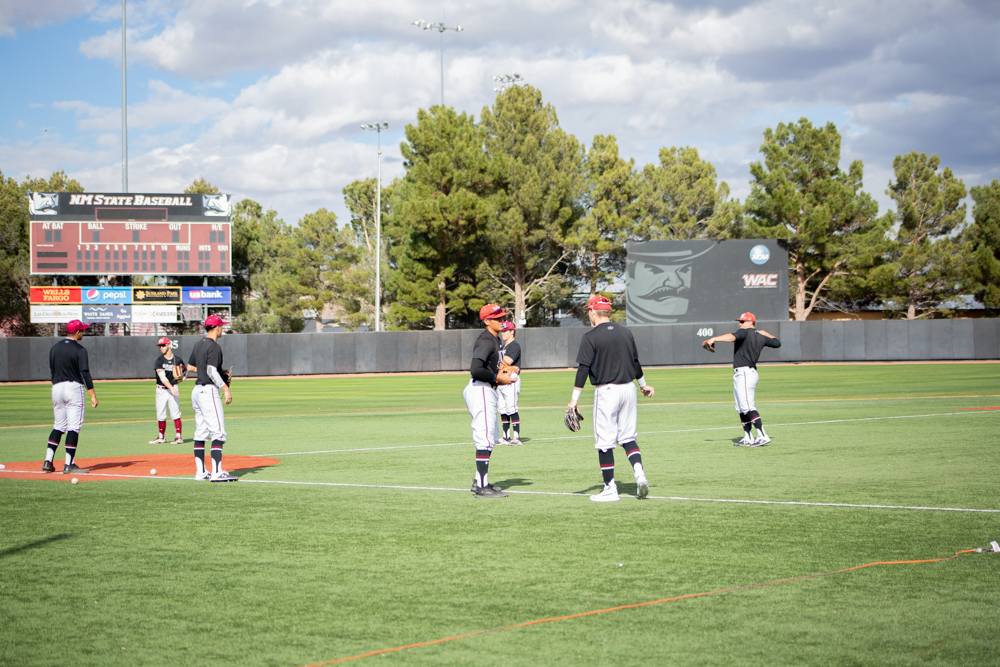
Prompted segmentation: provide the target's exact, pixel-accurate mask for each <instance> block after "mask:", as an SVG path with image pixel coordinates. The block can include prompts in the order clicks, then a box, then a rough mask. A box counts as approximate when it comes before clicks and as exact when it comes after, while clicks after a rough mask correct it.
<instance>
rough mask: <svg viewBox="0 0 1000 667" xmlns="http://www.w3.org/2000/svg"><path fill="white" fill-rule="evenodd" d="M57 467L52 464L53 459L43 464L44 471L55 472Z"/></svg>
mask: <svg viewBox="0 0 1000 667" xmlns="http://www.w3.org/2000/svg"><path fill="white" fill-rule="evenodd" d="M55 471H56V467H55V466H54V465H52V461H46V462H45V463H43V464H42V472H55Z"/></svg>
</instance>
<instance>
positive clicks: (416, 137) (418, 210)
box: [389, 106, 491, 331]
mask: <svg viewBox="0 0 1000 667" xmlns="http://www.w3.org/2000/svg"><path fill="white" fill-rule="evenodd" d="M400 148H401V150H402V153H403V159H404V166H405V167H406V175H405V176H404V177H403V178H402V179H401V180H400V181H399V182H397V183H396V184H395V186H394V188H393V192H394V200H393V201H394V206H393V216H392V220H391V224H390V225H389V227H390V232H391V234H392V236H393V238H397V239H399V242H398V245H396V246H395V248H394V249H393V259H394V260H395V263H396V268H395V269H394V270H393V271H392V272H391V276H390V280H389V284H390V289H391V290H392V291H393V292H394V294H395V302H394V303H393V304H392V306H391V307H390V309H389V315H390V317H391V318H393V319H394V320H395V321H397V322H398V323H400V324H401V325H403V326H405V327H407V328H431V327H433V329H434V330H436V331H441V330H444V329H445V326H446V321H447V317H448V315H451V316H453V317H454V316H461V315H464V314H466V313H468V312H469V311H470V308H471V309H473V310H478V308H479V307H480V306H481V305H482V304H481V303H480V302H479V301H478V300H476V288H475V271H476V268H477V266H478V265H479V263H480V261H481V259H482V253H481V250H482V247H481V244H480V239H479V236H480V234H481V230H482V228H483V226H484V223H485V220H486V218H487V217H488V215H489V208H488V205H487V199H486V195H488V194H489V190H490V187H491V183H490V174H489V172H488V169H487V160H486V155H485V154H484V153H483V132H482V130H481V129H480V128H478V127H476V124H475V122H474V120H473V118H472V117H471V116H467V115H466V114H461V115H459V114H457V113H456V112H455V110H454V109H451V108H445V107H441V106H434V107H431V109H430V111H424V110H420V111H419V112H418V113H417V124H416V125H407V126H406V141H405V142H404V143H403V144H402V145H401V147H400ZM470 302H471V303H470Z"/></svg>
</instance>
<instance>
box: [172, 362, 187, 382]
mask: <svg viewBox="0 0 1000 667" xmlns="http://www.w3.org/2000/svg"><path fill="white" fill-rule="evenodd" d="M173 373H174V384H177V383H178V382H181V381H183V380H184V376H185V375H187V366H185V365H183V364H174V370H173Z"/></svg>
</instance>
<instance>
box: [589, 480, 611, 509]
mask: <svg viewBox="0 0 1000 667" xmlns="http://www.w3.org/2000/svg"><path fill="white" fill-rule="evenodd" d="M590 499H591V500H592V501H594V502H595V503H616V502H618V485H617V484H615V480H611V481H610V482H609V483H608V484H605V485H604V490H603V491H601V492H600V493H598V494H596V495H593V496H591V497H590Z"/></svg>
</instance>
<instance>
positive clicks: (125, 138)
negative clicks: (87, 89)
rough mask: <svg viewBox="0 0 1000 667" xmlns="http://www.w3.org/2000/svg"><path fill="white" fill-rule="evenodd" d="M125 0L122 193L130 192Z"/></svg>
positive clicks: (123, 28) (123, 20) (123, 24)
mask: <svg viewBox="0 0 1000 667" xmlns="http://www.w3.org/2000/svg"><path fill="white" fill-rule="evenodd" d="M125 63H126V61H125V0H122V192H128V121H127V111H126V110H127V108H128V104H127V101H128V98H127V97H126V94H125V70H126V69H127V68H126V64H125Z"/></svg>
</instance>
